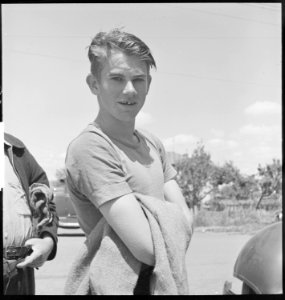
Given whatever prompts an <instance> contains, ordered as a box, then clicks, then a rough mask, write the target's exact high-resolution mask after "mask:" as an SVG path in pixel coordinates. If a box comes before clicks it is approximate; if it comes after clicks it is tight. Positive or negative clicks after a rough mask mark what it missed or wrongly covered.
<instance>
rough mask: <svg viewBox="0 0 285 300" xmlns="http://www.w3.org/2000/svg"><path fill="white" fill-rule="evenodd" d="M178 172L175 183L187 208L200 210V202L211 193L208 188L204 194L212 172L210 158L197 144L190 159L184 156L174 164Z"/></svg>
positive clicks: (210, 188) (199, 144)
mask: <svg viewBox="0 0 285 300" xmlns="http://www.w3.org/2000/svg"><path fill="white" fill-rule="evenodd" d="M176 169H177V171H178V176H177V182H178V184H179V186H180V188H181V189H182V192H183V194H184V197H185V199H186V201H187V204H188V206H189V207H191V208H193V207H194V206H197V207H198V208H200V204H201V200H202V199H203V198H204V197H205V196H206V195H207V194H208V193H210V192H211V190H212V187H209V189H207V191H206V192H205V187H206V185H207V184H209V181H210V177H211V174H212V170H213V163H212V161H211V156H210V154H209V153H207V152H206V151H205V148H204V145H203V144H202V143H201V142H200V143H198V145H197V147H196V149H194V151H193V153H192V155H191V157H188V155H184V156H183V158H182V159H181V160H180V161H178V162H177V163H176Z"/></svg>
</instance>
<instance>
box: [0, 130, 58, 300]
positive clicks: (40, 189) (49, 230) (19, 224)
mask: <svg viewBox="0 0 285 300" xmlns="http://www.w3.org/2000/svg"><path fill="white" fill-rule="evenodd" d="M4 153H5V186H4V197H3V277H4V278H3V291H4V294H6V295H34V294H35V278H34V269H33V268H38V267H41V266H42V265H43V264H44V263H45V261H46V260H51V259H53V258H54V257H55V255H56V250H57V226H58V217H57V214H56V209H55V203H54V202H53V201H52V198H53V194H52V191H51V190H50V188H49V182H48V179H47V176H46V173H45V172H44V171H43V169H42V168H41V167H40V166H39V164H38V163H37V162H36V160H35V158H34V157H33V156H32V155H31V153H30V152H29V151H28V149H27V148H26V147H25V145H24V144H23V143H22V142H21V141H20V140H19V139H17V138H15V137H14V136H12V135H10V134H7V133H5V135H4ZM29 248H30V250H29Z"/></svg>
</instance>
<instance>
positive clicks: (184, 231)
mask: <svg viewBox="0 0 285 300" xmlns="http://www.w3.org/2000/svg"><path fill="white" fill-rule="evenodd" d="M135 196H136V197H137V199H138V200H139V203H140V204H141V206H142V208H143V210H144V212H145V214H146V216H147V219H148V221H149V225H150V230H151V234H152V239H153V244H154V254H155V266H154V270H153V273H152V275H151V278H150V287H151V295H188V293H189V292H188V278H187V271H186V264H185V255H186V251H187V248H188V246H189V243H190V240H191V236H192V229H191V227H190V225H189V224H188V223H187V221H186V218H185V217H184V215H183V212H182V210H181V208H180V207H179V206H178V205H177V204H174V203H170V202H167V201H162V200H160V199H157V198H154V197H151V196H146V195H141V194H138V193H135ZM140 269H141V262H139V261H138V260H137V259H136V258H135V257H134V256H133V255H132V253H131V252H130V251H129V250H128V248H127V247H126V246H125V245H124V243H123V242H122V241H121V239H120V238H119V237H118V235H117V234H116V233H115V232H114V231H113V229H112V228H111V227H110V226H109V225H108V223H107V222H106V221H105V219H104V218H102V219H101V220H100V221H99V222H98V224H97V225H96V226H95V228H94V229H93V230H92V232H91V233H90V235H89V236H88V237H87V239H86V241H85V243H84V245H83V247H82V248H81V249H80V251H79V253H78V255H77V256H76V258H75V261H74V262H73V264H72V266H71V269H70V271H69V274H68V277H67V281H66V283H65V287H64V293H65V294H66V295H90V294H92V295H133V293H134V289H135V286H136V283H137V280H138V277H139V273H140Z"/></svg>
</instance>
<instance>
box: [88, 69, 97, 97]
mask: <svg viewBox="0 0 285 300" xmlns="http://www.w3.org/2000/svg"><path fill="white" fill-rule="evenodd" d="M86 82H87V84H88V86H89V88H90V90H91V92H92V93H93V94H94V95H98V93H99V87H98V80H97V78H96V77H95V76H94V75H93V74H89V75H88V76H87V77H86Z"/></svg>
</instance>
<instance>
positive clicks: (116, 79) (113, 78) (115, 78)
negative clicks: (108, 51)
mask: <svg viewBox="0 0 285 300" xmlns="http://www.w3.org/2000/svg"><path fill="white" fill-rule="evenodd" d="M111 79H112V80H115V81H123V78H122V77H112V78H111Z"/></svg>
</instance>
